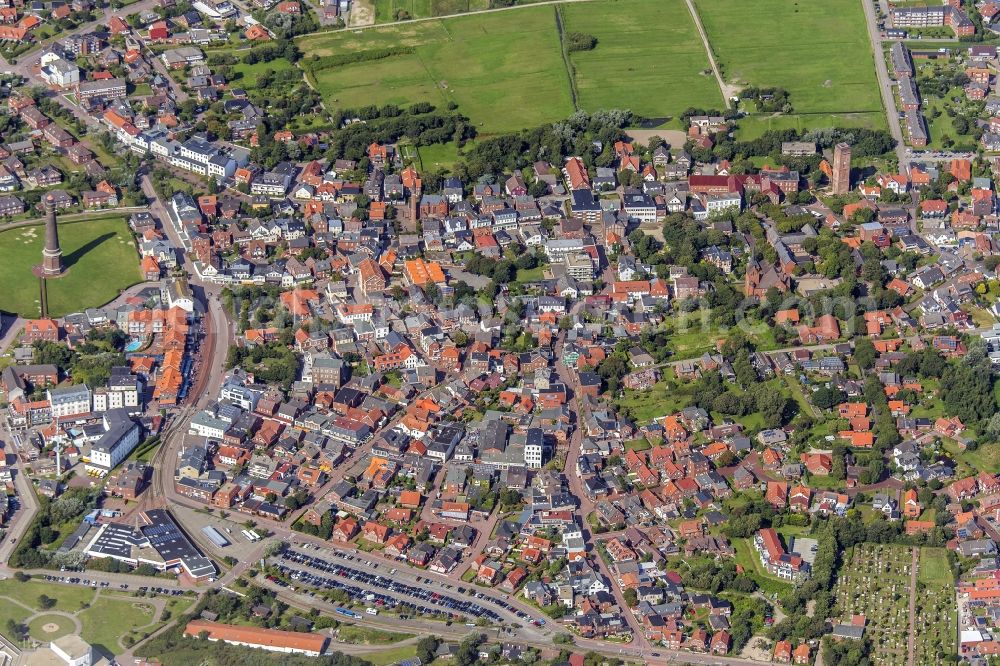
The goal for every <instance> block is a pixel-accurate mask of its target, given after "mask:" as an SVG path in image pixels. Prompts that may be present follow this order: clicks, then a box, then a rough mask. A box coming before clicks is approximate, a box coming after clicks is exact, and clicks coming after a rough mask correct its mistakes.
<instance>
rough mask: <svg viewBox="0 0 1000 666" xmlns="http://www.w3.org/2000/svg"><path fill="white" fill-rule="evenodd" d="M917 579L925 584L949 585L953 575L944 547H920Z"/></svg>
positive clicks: (952, 581) (952, 580)
mask: <svg viewBox="0 0 1000 666" xmlns="http://www.w3.org/2000/svg"><path fill="white" fill-rule="evenodd" d="M917 580H918V581H920V582H921V583H925V584H927V585H951V584H952V583H954V580H955V578H954V576H953V575H952V572H951V566H950V565H949V564H948V554H947V552H946V551H945V550H944V548H921V549H920V568H919V570H918V572H917Z"/></svg>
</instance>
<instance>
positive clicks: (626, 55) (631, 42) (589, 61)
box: [561, 0, 723, 118]
mask: <svg viewBox="0 0 1000 666" xmlns="http://www.w3.org/2000/svg"><path fill="white" fill-rule="evenodd" d="M561 11H562V16H563V19H564V21H565V25H564V28H565V30H566V32H567V33H569V32H581V33H584V34H588V35H593V36H594V37H596V38H597V47H596V48H594V49H593V50H592V51H577V52H575V53H571V54H570V62H571V63H572V65H573V69H574V72H575V79H576V89H577V93H578V95H579V99H578V100H577V101H578V103H579V105H580V108H582V109H584V110H585V111H595V110H597V109H610V108H627V109H631V110H632V111H634V112H635V113H638V114H640V115H642V116H645V117H648V118H661V117H664V116H668V115H677V114H680V113H681V112H682V111H684V110H685V109H686V108H688V107H691V106H694V107H702V108H721V106H722V105H723V99H722V91H720V90H719V86H718V84H717V83H716V81H715V78H714V77H713V76H712V73H711V69H710V67H709V63H708V54H706V53H705V47H704V46H703V45H702V43H701V40H700V39H699V38H698V32H697V30H696V29H695V26H694V21H693V20H692V19H691V14H690V13H689V12H688V11H687V8H686V7H685V6H684V2H683V1H682V0H620V1H619V2H615V3H614V4H611V5H608V4H605V3H595V2H587V3H577V4H566V5H563V7H562V10H561Z"/></svg>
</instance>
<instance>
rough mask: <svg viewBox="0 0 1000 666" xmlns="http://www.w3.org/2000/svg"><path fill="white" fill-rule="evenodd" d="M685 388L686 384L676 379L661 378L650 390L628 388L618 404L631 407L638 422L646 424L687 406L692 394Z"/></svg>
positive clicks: (620, 406)
mask: <svg viewBox="0 0 1000 666" xmlns="http://www.w3.org/2000/svg"><path fill="white" fill-rule="evenodd" d="M684 389H685V386H678V385H677V382H676V380H673V379H665V380H661V381H659V382H657V383H656V384H654V385H653V388H651V389H650V390H648V391H633V390H630V389H626V390H625V392H624V394H623V395H622V397H621V398H619V399H618V401H617V406H618V408H619V409H621V408H623V407H624V408H627V409H629V411H630V412H631V414H632V417H633V418H634V419H635V421H636V423H638V424H640V425H645V424H647V423H650V422H652V420H653V419H655V418H657V417H659V416H667V415H668V414H673V413H675V412H677V411H680V410H681V409H683V408H685V407H687V406H688V405H689V404H690V396H689V395H687V394H685V393H684Z"/></svg>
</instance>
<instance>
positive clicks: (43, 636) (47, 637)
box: [28, 614, 76, 641]
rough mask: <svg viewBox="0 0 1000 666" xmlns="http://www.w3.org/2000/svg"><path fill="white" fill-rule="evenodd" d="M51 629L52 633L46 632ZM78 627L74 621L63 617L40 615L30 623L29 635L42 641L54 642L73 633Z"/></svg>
mask: <svg viewBox="0 0 1000 666" xmlns="http://www.w3.org/2000/svg"><path fill="white" fill-rule="evenodd" d="M46 629H51V631H46ZM75 630H76V627H75V626H74V625H73V621H72V620H70V619H69V618H68V617H65V616H62V615H52V614H47V615H39V616H38V617H36V618H35V619H34V620H32V621H31V622H29V623H28V633H30V634H31V637H32V638H35V639H37V640H40V641H52V640H55V639H57V638H61V637H63V636H67V635H69V634H71V633H73V632H74V631H75Z"/></svg>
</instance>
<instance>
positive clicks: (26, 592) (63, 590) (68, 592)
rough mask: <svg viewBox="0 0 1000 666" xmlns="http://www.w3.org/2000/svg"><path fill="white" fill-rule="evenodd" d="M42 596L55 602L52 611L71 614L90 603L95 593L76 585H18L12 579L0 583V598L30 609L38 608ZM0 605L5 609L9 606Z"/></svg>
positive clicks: (33, 582) (42, 583)
mask: <svg viewBox="0 0 1000 666" xmlns="http://www.w3.org/2000/svg"><path fill="white" fill-rule="evenodd" d="M43 594H44V595H46V596H49V597H51V598H53V599H55V600H56V605H55V606H54V607H53V609H54V610H59V611H65V612H67V613H72V612H74V611H78V610H80V606H81V604H83V603H90V601H91V600H92V599H93V598H94V594H95V593H94V591H93V590H92V589H90V588H89V587H80V586H78V585H56V584H54V583H45V582H42V581H36V580H29V581H25V582H23V583H19V582H18V581H16V580H14V579H12V578H8V579H7V580H4V581H0V596H5V597H10V598H11V599H15V600H17V601H20V602H21V603H22V604H24V605H26V606H30V607H32V608H38V597H40V596H41V595H43ZM0 605H2V606H5V607H6V606H8V605H9V604H0Z"/></svg>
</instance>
